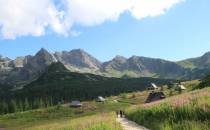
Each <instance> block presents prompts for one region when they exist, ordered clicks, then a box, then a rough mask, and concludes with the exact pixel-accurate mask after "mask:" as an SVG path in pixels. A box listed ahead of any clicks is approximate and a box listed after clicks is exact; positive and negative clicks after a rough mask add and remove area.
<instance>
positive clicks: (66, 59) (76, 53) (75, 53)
mask: <svg viewBox="0 0 210 130" xmlns="http://www.w3.org/2000/svg"><path fill="white" fill-rule="evenodd" d="M54 55H55V57H56V58H57V60H58V61H60V62H62V63H63V64H64V65H65V66H66V67H68V68H69V69H70V70H72V71H84V72H88V71H89V72H91V71H98V70H100V69H101V62H100V61H98V60H97V59H96V58H94V57H93V56H91V55H89V54H88V53H87V52H85V51H84V50H82V49H76V50H72V51H69V52H67V51H63V52H56V53H55V54H54Z"/></svg>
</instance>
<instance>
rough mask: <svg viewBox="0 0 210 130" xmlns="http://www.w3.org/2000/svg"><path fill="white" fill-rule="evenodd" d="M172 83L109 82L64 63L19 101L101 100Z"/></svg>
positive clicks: (21, 93) (144, 80)
mask: <svg viewBox="0 0 210 130" xmlns="http://www.w3.org/2000/svg"><path fill="white" fill-rule="evenodd" d="M169 81H171V80H164V79H154V78H129V79H121V78H107V77H103V76H99V75H93V74H81V73H76V72H70V71H69V70H68V69H66V67H65V66H64V65H63V64H62V63H60V62H57V63H53V64H51V65H50V66H49V67H48V68H47V70H46V71H45V72H44V73H43V74H42V75H41V76H40V77H39V78H38V79H37V80H35V81H33V82H31V83H30V84H28V85H26V86H25V87H24V88H23V89H21V90H18V91H17V92H16V93H15V94H16V97H24V98H28V99H30V100H34V99H35V98H42V99H43V98H50V99H52V100H53V101H54V102H55V103H57V102H59V101H62V100H64V101H71V100H73V99H77V100H87V99H94V98H96V97H97V96H100V95H101V96H111V95H117V94H119V93H124V92H132V91H142V90H144V89H145V88H146V87H147V86H149V85H150V83H151V82H155V83H156V84H158V85H160V84H166V83H168V82H169Z"/></svg>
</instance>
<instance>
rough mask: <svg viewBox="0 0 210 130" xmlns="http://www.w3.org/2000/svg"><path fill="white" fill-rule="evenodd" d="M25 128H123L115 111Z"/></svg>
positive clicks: (105, 129) (57, 129) (74, 129)
mask: <svg viewBox="0 0 210 130" xmlns="http://www.w3.org/2000/svg"><path fill="white" fill-rule="evenodd" d="M24 130H122V129H121V126H120V124H119V123H118V122H116V119H115V115H114V113H107V114H105V113H104V114H97V115H93V116H86V117H81V118H77V119H72V120H66V121H58V122H54V123H49V124H44V125H37V126H35V127H31V128H25V129H24Z"/></svg>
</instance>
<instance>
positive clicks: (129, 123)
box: [117, 118, 149, 130]
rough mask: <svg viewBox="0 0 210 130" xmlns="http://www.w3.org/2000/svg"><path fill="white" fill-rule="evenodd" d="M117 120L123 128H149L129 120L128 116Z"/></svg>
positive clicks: (125, 129)
mask: <svg viewBox="0 0 210 130" xmlns="http://www.w3.org/2000/svg"><path fill="white" fill-rule="evenodd" d="M117 121H118V122H120V124H121V125H122V127H123V130H149V129H147V128H145V127H143V126H140V125H138V124H136V123H135V122H132V121H129V120H127V119H126V118H117Z"/></svg>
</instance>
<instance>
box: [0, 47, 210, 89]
mask: <svg viewBox="0 0 210 130" xmlns="http://www.w3.org/2000/svg"><path fill="white" fill-rule="evenodd" d="M55 62H61V63H62V64H63V65H64V66H65V67H66V68H67V69H68V70H70V71H72V72H79V73H92V74H96V75H101V76H106V77H126V78H129V77H131V78H132V77H154V78H167V79H197V78H202V77H204V76H205V75H206V74H208V73H210V52H208V53H206V54H204V55H203V56H201V57H198V58H191V59H186V60H183V61H179V62H172V61H167V60H163V59H155V58H147V57H140V56H132V57H130V58H125V57H123V56H119V55H118V56H116V57H114V58H113V59H112V60H110V61H107V62H100V61H99V60H97V59H96V58H94V57H93V56H91V55H90V54H88V53H87V52H85V51H84V50H82V49H75V50H71V51H62V52H55V53H50V52H48V51H47V50H45V49H41V50H40V51H38V52H37V53H36V54H35V55H34V56H31V55H28V56H25V57H24V56H23V57H17V58H16V59H15V60H11V59H9V58H5V57H3V56H0V83H2V84H11V85H18V86H19V85H24V84H28V83H30V82H31V81H34V80H36V79H37V78H39V76H40V75H42V74H43V73H44V72H45V71H46V68H47V67H48V66H49V65H51V64H52V63H55Z"/></svg>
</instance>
